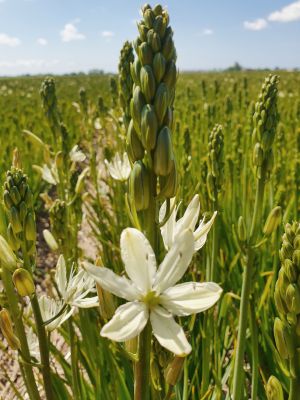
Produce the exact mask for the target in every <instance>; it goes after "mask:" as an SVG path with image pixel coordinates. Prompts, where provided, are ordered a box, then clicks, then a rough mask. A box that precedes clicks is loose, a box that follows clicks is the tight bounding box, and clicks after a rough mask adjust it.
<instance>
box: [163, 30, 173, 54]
mask: <svg viewBox="0 0 300 400" xmlns="http://www.w3.org/2000/svg"><path fill="white" fill-rule="evenodd" d="M172 36H173V34H172V32H170V33H169V34H168V36H167V37H166V38H165V40H164V43H163V46H162V54H163V56H164V57H165V59H166V61H169V60H171V59H172V57H173V56H174V52H175V47H174V42H173V38H172Z"/></svg>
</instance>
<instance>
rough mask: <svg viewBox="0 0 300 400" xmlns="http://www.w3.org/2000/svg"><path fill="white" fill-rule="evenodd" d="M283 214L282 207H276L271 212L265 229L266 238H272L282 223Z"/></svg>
mask: <svg viewBox="0 0 300 400" xmlns="http://www.w3.org/2000/svg"><path fill="white" fill-rule="evenodd" d="M281 214H282V213H281V207H280V206H276V207H274V208H273V209H272V210H271V212H270V214H269V215H268V218H267V220H266V223H265V226H264V229H263V232H264V234H265V236H270V235H271V234H272V233H273V232H274V231H275V230H276V229H277V227H278V225H279V224H280V222H281V217H282V215H281Z"/></svg>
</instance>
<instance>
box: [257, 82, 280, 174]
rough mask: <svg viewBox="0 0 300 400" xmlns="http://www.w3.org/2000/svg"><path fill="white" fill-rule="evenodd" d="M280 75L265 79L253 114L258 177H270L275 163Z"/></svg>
mask: <svg viewBox="0 0 300 400" xmlns="http://www.w3.org/2000/svg"><path fill="white" fill-rule="evenodd" d="M277 85H278V76H276V75H270V76H269V77H267V78H266V79H265V82H264V84H263V85H262V90H261V93H260V95H259V98H258V101H257V102H256V104H255V112H254V115H253V122H254V129H253V134H252V140H253V143H254V150H253V165H254V168H255V172H256V176H257V178H258V179H268V178H269V176H270V174H271V172H272V169H273V165H274V155H273V150H272V145H273V142H274V139H275V134H276V128H277V123H278V112H277V92H278V89H277Z"/></svg>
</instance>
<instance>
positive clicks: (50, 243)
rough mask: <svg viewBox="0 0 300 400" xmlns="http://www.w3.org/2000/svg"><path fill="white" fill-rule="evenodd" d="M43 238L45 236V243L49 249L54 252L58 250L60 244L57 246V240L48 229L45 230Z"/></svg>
mask: <svg viewBox="0 0 300 400" xmlns="http://www.w3.org/2000/svg"><path fill="white" fill-rule="evenodd" d="M43 236H44V239H45V242H46V243H47V245H48V246H49V248H50V249H51V250H53V251H56V250H58V244H57V242H56V240H55V239H54V236H53V235H52V233H51V232H50V231H49V230H48V229H44V230H43Z"/></svg>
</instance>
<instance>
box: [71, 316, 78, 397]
mask: <svg viewBox="0 0 300 400" xmlns="http://www.w3.org/2000/svg"><path fill="white" fill-rule="evenodd" d="M68 325H69V338H70V350H71V369H72V389H73V396H74V399H75V400H80V398H81V397H80V384H79V378H78V366H77V350H76V343H75V340H76V336H75V332H74V328H73V325H72V318H69V320H68Z"/></svg>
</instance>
